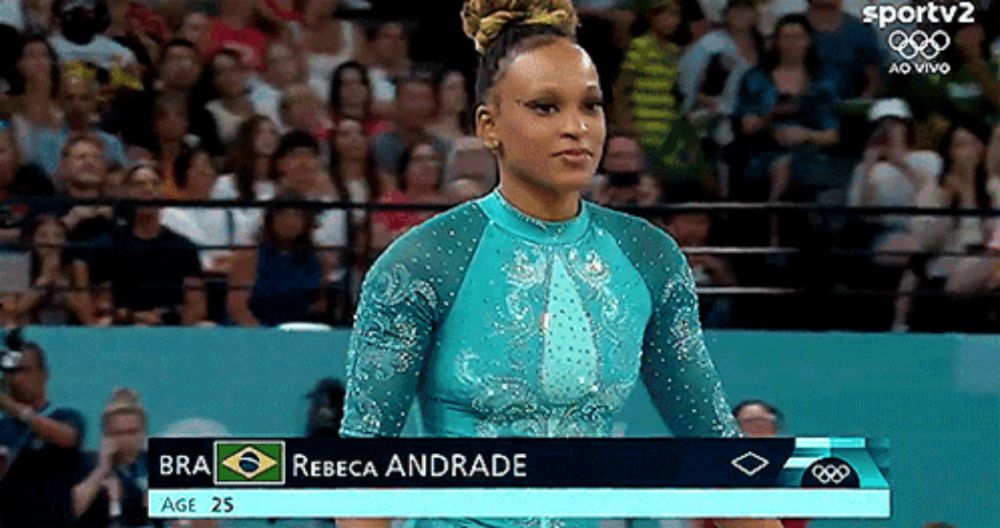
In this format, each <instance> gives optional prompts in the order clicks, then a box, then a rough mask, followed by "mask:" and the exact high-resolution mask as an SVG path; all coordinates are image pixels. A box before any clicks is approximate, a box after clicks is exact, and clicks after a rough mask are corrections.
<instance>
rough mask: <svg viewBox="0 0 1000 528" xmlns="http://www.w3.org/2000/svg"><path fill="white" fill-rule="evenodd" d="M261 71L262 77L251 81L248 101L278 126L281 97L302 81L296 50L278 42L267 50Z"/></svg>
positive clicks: (302, 72)
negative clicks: (262, 71) (288, 89)
mask: <svg viewBox="0 0 1000 528" xmlns="http://www.w3.org/2000/svg"><path fill="white" fill-rule="evenodd" d="M264 68H265V69H264V75H263V76H262V77H261V78H259V79H256V80H252V81H251V85H252V89H251V91H250V99H251V100H252V101H253V106H254V108H255V109H256V110H257V112H258V113H260V114H263V115H265V116H267V117H269V118H271V120H272V121H274V122H275V123H277V122H279V121H280V120H281V98H282V95H283V94H284V91H285V90H286V89H287V88H289V87H291V86H294V85H295V84H299V83H302V82H303V81H304V80H305V75H304V69H303V68H302V61H301V60H300V58H299V57H298V56H296V54H295V50H294V49H292V47H291V46H289V45H288V44H286V43H284V42H282V41H278V40H276V41H273V42H271V43H270V44H269V45H268V46H267V55H266V56H265V61H264Z"/></svg>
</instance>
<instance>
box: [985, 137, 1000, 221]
mask: <svg viewBox="0 0 1000 528" xmlns="http://www.w3.org/2000/svg"><path fill="white" fill-rule="evenodd" d="M985 161H986V174H987V179H986V192H988V193H989V194H990V199H992V200H993V203H995V204H1000V122H998V123H996V124H995V125H993V132H992V133H991V134H990V144H989V146H988V147H987V148H986V159H985Z"/></svg>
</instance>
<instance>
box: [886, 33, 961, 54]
mask: <svg viewBox="0 0 1000 528" xmlns="http://www.w3.org/2000/svg"><path fill="white" fill-rule="evenodd" d="M886 43H887V44H889V48H891V49H892V50H893V51H895V52H896V53H898V54H899V56H900V57H902V58H904V59H906V60H913V59H915V58H916V57H917V56H918V55H919V56H921V57H923V58H924V59H926V60H934V59H935V58H937V56H938V55H940V54H941V52H943V51H944V50H946V49H948V46H949V45H951V37H949V36H948V33H946V32H945V31H944V30H943V29H939V30H937V31H934V32H933V33H931V34H927V32H925V31H923V30H920V29H918V30H916V31H914V32H913V33H907V32H906V31H903V30H902V29H897V30H895V31H893V32H892V33H889V37H888V38H886Z"/></svg>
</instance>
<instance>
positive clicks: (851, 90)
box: [806, 0, 882, 99]
mask: <svg viewBox="0 0 1000 528" xmlns="http://www.w3.org/2000/svg"><path fill="white" fill-rule="evenodd" d="M842 4H843V0H809V9H808V11H806V17H807V18H808V19H809V23H810V24H811V25H812V27H813V30H814V31H813V36H812V40H813V45H814V46H815V47H816V53H817V54H818V55H819V59H820V62H822V64H823V67H824V68H826V70H827V75H828V78H829V79H830V80H831V81H832V82H833V83H834V86H836V90H837V92H836V93H837V97H839V98H841V99H850V98H855V97H866V98H871V97H874V96H875V94H876V92H877V91H878V89H879V87H880V86H881V84H882V73H881V57H880V53H881V52H880V48H879V44H878V41H877V40H876V38H875V32H874V31H873V30H872V28H871V26H868V25H866V24H863V23H862V22H861V21H860V20H858V19H857V18H855V17H853V16H851V15H848V14H847V13H844V12H843V10H842V9H841V8H842Z"/></svg>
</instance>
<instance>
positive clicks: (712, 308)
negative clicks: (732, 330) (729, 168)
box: [665, 212, 736, 328]
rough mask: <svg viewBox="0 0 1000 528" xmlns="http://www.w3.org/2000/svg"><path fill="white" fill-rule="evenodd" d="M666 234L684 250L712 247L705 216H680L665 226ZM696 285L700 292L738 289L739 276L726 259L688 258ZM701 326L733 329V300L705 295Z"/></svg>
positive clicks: (709, 224) (701, 255) (709, 222)
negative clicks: (730, 287) (705, 289)
mask: <svg viewBox="0 0 1000 528" xmlns="http://www.w3.org/2000/svg"><path fill="white" fill-rule="evenodd" d="M665 227H666V230H667V232H668V233H670V235H671V236H672V237H674V239H675V240H676V241H677V244H678V245H679V246H680V247H681V248H703V247H709V246H712V245H713V244H712V235H713V233H712V228H713V225H712V217H711V216H709V214H708V213H704V212H690V213H687V212H685V213H679V214H675V215H673V216H671V217H670V219H669V220H668V221H667V222H666V226H665ZM687 260H688V264H690V266H691V273H692V275H693V277H694V282H695V284H696V285H697V286H698V287H699V288H706V287H714V288H719V287H725V286H735V285H736V274H735V273H734V272H733V267H732V264H730V262H729V260H728V259H727V258H726V257H723V256H719V255H711V254H706V253H694V254H689V255H687ZM698 304H699V308H700V310H699V311H700V312H701V314H700V315H701V320H702V324H703V325H704V326H705V327H706V328H726V327H729V326H731V325H732V323H733V317H734V308H735V305H734V303H733V299H732V297H727V296H723V295H702V296H700V297H699V299H698Z"/></svg>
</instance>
